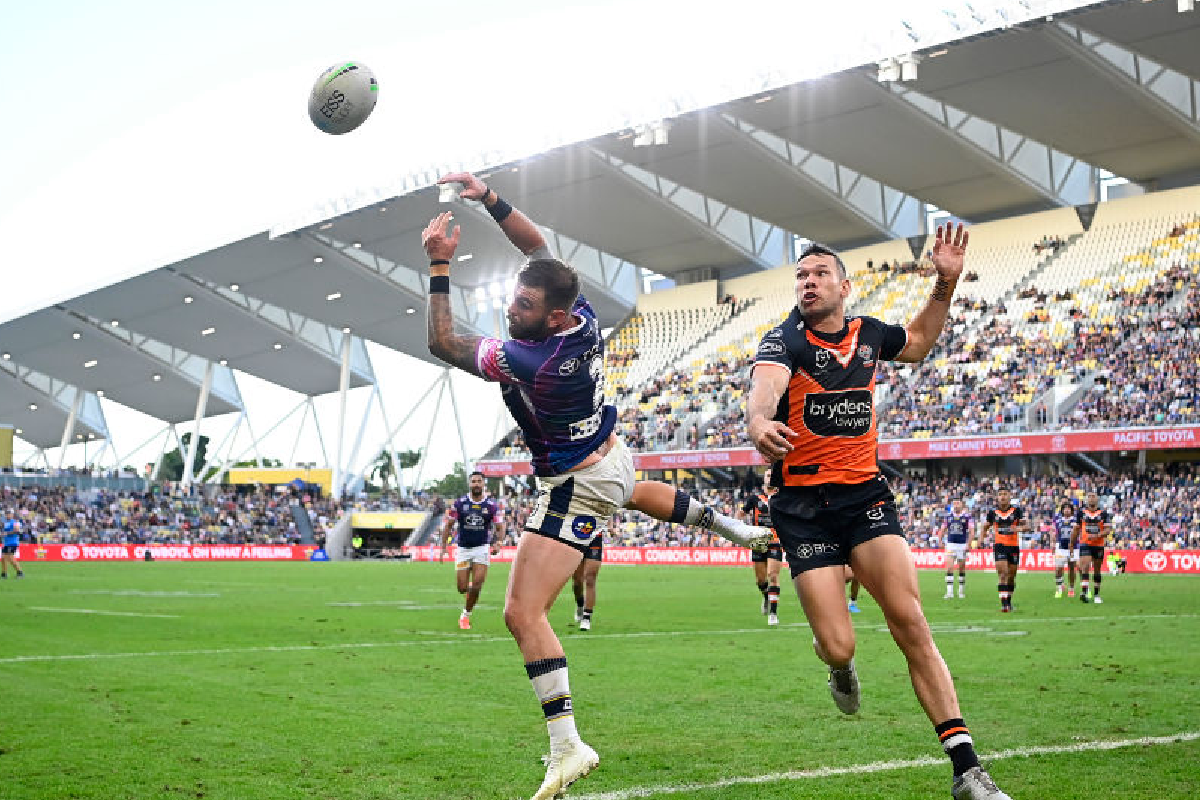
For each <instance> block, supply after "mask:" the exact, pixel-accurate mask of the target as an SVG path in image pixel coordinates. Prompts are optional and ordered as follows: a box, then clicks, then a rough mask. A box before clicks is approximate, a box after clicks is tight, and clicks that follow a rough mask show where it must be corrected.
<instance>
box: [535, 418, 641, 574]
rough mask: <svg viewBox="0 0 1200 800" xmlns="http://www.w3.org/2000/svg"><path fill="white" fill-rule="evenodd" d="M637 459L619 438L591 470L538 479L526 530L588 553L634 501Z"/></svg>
mask: <svg viewBox="0 0 1200 800" xmlns="http://www.w3.org/2000/svg"><path fill="white" fill-rule="evenodd" d="M633 484H634V476H633V455H632V454H631V453H630V452H629V448H627V447H626V446H625V443H624V442H623V441H621V440H620V439H619V438H618V439H617V440H616V442H615V443H614V444H613V446H612V449H611V450H609V451H608V454H607V455H605V456H604V458H602V459H600V460H599V461H597V462H596V463H595V464H592V465H591V466H590V467H584V468H583V469H579V470H575V471H574V472H567V473H564V474H562V475H555V476H554V477H552V478H541V477H539V478H538V479H537V488H538V498H537V504H536V505H535V506H534V509H533V513H532V514H530V515H529V521H528V522H526V523H525V530H527V531H530V532H532V533H537V534H541V535H542V536H549V537H550V538H551V539H559V540H561V541H564V542H566V543H567V544H569V545H571V546H572V547H574V548H576V549H578V550H586V549H587V546H588V543H589V542H591V541H592V539H594V538H595V536H596V534H598V533H605V532H606V531H607V530H608V521H609V519H610V518H611V517H612V515H613V514H615V513H616V511H617V509H618V508H622V507H624V506H625V504H626V503H628V502H629V500H630V499H631V498H632V497H633Z"/></svg>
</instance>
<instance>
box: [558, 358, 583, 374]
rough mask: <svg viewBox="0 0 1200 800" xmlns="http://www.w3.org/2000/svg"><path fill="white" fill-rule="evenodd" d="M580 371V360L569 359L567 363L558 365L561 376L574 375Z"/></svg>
mask: <svg viewBox="0 0 1200 800" xmlns="http://www.w3.org/2000/svg"><path fill="white" fill-rule="evenodd" d="M578 371H579V359H578V358H568V359H567V360H566V361H564V362H562V363H561V364H559V365H558V374H559V375H574V374H575V373H576V372H578Z"/></svg>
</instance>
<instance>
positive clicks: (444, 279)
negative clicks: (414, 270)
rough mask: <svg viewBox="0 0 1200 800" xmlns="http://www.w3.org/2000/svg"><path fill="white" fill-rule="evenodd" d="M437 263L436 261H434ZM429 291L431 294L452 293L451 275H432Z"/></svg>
mask: <svg viewBox="0 0 1200 800" xmlns="http://www.w3.org/2000/svg"><path fill="white" fill-rule="evenodd" d="M434 263H435V264H436V263H437V262H436V261H435V262H434ZM429 293H430V294H450V276H449V275H430V276H429Z"/></svg>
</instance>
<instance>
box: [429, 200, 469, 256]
mask: <svg viewBox="0 0 1200 800" xmlns="http://www.w3.org/2000/svg"><path fill="white" fill-rule="evenodd" d="M453 219H454V217H452V216H451V215H450V212H449V211H443V212H442V213H441V214H438V215H437V216H436V217H434V218H433V219H432V220H430V222H429V224H428V225H426V226H425V230H423V231H421V244H422V245H424V247H425V254H426V255H428V256H429V260H430V261H442V260H445V261H453V260H454V251H455V250H457V249H458V237H459V234H460V233H462V229H461V228H460V227H459V226H458V225H455V226H454V230H453V231H450V232H449V233H447V231H449V230H450V221H451V220H453Z"/></svg>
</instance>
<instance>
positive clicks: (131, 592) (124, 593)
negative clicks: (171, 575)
mask: <svg viewBox="0 0 1200 800" xmlns="http://www.w3.org/2000/svg"><path fill="white" fill-rule="evenodd" d="M67 594H104V595H112V596H113V597H220V596H221V595H220V594H219V593H218V592H143V591H139V590H137V589H119V590H112V589H95V590H92V589H73V590H71V591H69V592H67Z"/></svg>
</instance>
